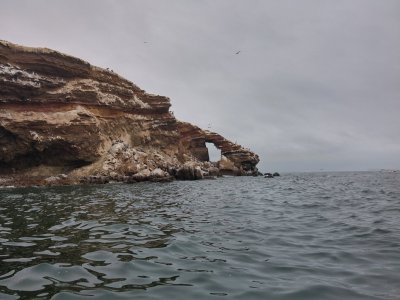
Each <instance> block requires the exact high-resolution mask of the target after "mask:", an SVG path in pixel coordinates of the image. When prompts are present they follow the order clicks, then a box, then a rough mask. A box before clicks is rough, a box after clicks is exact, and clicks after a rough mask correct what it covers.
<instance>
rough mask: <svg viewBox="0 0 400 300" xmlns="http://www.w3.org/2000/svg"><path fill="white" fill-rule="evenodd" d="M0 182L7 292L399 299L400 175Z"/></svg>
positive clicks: (0, 263) (1, 265) (3, 295)
mask: <svg viewBox="0 0 400 300" xmlns="http://www.w3.org/2000/svg"><path fill="white" fill-rule="evenodd" d="M282 175H283V176H281V177H278V178H273V179H266V178H263V177H256V178H253V177H232V178H231V177H227V178H220V179H217V180H202V181H190V182H183V181H180V182H179V181H176V182H172V183H165V184H161V183H140V184H133V185H123V184H109V185H92V186H89V185H88V186H70V187H51V188H23V189H0V299H7V300H8V299H57V300H60V299H221V298H222V299H224V298H225V299H296V300H298V299H400V218H399V216H400V174H399V173H388V172H358V173H350V172H346V173H297V174H282Z"/></svg>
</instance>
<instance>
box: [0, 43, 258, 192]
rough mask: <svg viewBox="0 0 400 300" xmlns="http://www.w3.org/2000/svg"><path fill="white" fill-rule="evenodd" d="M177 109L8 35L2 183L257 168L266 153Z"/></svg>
mask: <svg viewBox="0 0 400 300" xmlns="http://www.w3.org/2000/svg"><path fill="white" fill-rule="evenodd" d="M170 106H171V103H170V99H169V98H167V97H164V96H159V95H152V94H148V93H146V92H145V91H144V90H142V89H140V88H139V87H137V86H136V85H135V84H133V83H132V82H130V81H128V80H126V79H124V78H122V77H121V76H119V75H118V74H116V73H114V72H112V71H110V70H108V69H102V68H99V67H95V66H92V65H90V64H89V63H87V62H85V61H83V60H81V59H78V58H75V57H72V56H69V55H65V54H62V53H59V52H57V51H54V50H50V49H47V48H30V47H23V46H19V45H15V44H12V43H10V42H7V41H0V186H6V185H18V186H21V185H22V186H23V185H46V184H75V183H85V182H88V183H105V182H109V181H122V182H138V181H145V180H152V181H165V180H171V179H182V180H194V179H202V178H204V177H209V176H218V175H220V174H229V175H254V174H258V170H257V168H256V165H257V163H258V162H259V157H258V155H257V154H255V153H253V152H251V151H250V150H248V149H246V148H243V147H242V146H240V145H237V144H236V143H233V142H231V141H229V140H227V139H225V138H224V137H222V136H221V135H219V134H217V133H215V132H210V131H207V130H203V129H201V128H199V127H197V126H194V125H192V124H189V123H185V122H181V121H178V120H177V119H176V118H175V117H174V115H173V113H171V111H170V110H169V108H170ZM207 142H209V143H213V144H214V145H215V146H216V147H217V148H218V149H220V150H221V160H220V161H219V162H215V163H213V162H210V161H209V153H208V149H207V147H206V143H207Z"/></svg>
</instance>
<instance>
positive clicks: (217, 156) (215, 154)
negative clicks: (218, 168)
mask: <svg viewBox="0 0 400 300" xmlns="http://www.w3.org/2000/svg"><path fill="white" fill-rule="evenodd" d="M206 147H207V149H208V156H209V161H211V162H217V161H220V160H221V150H220V149H218V148H217V147H216V146H215V145H214V143H206Z"/></svg>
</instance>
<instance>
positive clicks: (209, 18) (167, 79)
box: [0, 0, 400, 171]
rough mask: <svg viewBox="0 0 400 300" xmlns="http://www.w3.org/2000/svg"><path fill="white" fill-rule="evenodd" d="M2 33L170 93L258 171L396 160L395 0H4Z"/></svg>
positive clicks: (176, 105)
mask: <svg viewBox="0 0 400 300" xmlns="http://www.w3.org/2000/svg"><path fill="white" fill-rule="evenodd" d="M0 39H5V40H8V41H11V42H14V43H17V44H23V45H27V46H42V47H48V48H52V49H55V50H58V51H61V52H65V53H67V54H71V55H74V56H77V57H80V58H82V59H84V60H87V61H89V62H90V63H92V64H94V65H98V66H101V67H109V68H111V69H113V70H114V71H115V72H117V73H119V74H121V75H122V76H124V77H126V78H127V79H129V80H131V81H133V82H134V83H136V84H137V85H139V86H140V87H141V88H143V89H145V90H146V91H148V92H150V93H155V94H160V95H165V96H168V97H170V98H171V101H172V110H173V111H174V113H175V116H176V117H177V118H178V119H180V120H184V121H189V122H191V123H194V124H197V125H199V126H200V127H203V128H208V127H211V130H213V131H216V132H218V133H220V134H222V135H224V136H225V137H227V138H229V139H231V140H232V141H237V142H238V143H239V144H242V145H243V146H245V147H249V148H250V149H252V150H254V151H255V152H256V153H258V154H259V155H260V158H261V162H260V164H259V167H260V169H261V170H263V171H318V170H322V169H323V170H370V169H380V168H400V1H399V0H259V1H258V0H240V1H239V0H237V1H236V0H207V1H206V0H168V1H167V0H141V1H137V0H133V1H114V0H109V1H107V0H103V1H101V0H96V1H94V0H93V1H89V0H87V1H81V0H64V1H63V0H57V1H50V0H48V1H42V0H36V1H31V0H26V1H20V0H1V2H0ZM238 51H240V53H239V54H236V53H237V52H238Z"/></svg>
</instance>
